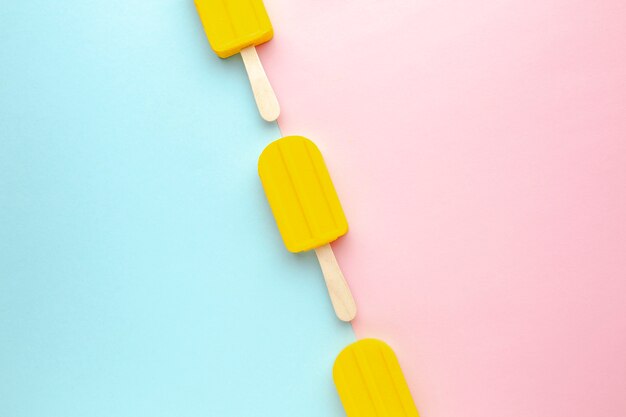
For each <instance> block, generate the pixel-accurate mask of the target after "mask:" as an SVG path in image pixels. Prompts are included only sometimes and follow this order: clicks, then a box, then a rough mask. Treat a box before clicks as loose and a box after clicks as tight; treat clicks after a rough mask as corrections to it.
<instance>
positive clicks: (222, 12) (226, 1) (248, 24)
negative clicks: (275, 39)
mask: <svg viewBox="0 0 626 417" xmlns="http://www.w3.org/2000/svg"><path fill="white" fill-rule="evenodd" d="M195 3H196V8H197V9H198V14H199V15H200V19H201V20H202V25H203V26H204V30H205V32H206V36H207V38H209V43H210V44H211V48H213V50H214V51H215V53H216V54H217V56H219V57H220V58H228V57H229V56H231V55H234V54H236V53H238V52H239V51H241V50H242V49H243V48H245V47H247V46H254V45H260V44H262V43H265V42H267V41H269V40H270V39H272V36H273V35H274V31H273V29H272V23H271V22H270V18H269V17H268V15H267V12H266V11H265V6H264V5H263V2H262V1H261V0H195Z"/></svg>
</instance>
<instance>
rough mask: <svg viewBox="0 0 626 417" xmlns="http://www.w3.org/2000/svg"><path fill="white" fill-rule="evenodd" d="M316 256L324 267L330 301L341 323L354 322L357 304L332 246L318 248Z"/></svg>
mask: <svg viewBox="0 0 626 417" xmlns="http://www.w3.org/2000/svg"><path fill="white" fill-rule="evenodd" d="M315 254H316V255H317V260H318V261H319V262H320V266H321V267H322V273H323V274H324V280H325V281H326V287H327V288H328V295H330V301H331V302H332V303H333V308H334V309H335V314H337V317H339V320H341V321H352V319H354V317H355V316H356V303H355V302H354V298H353V297H352V293H351V292H350V287H348V283H347V282H346V279H345V278H344V277H343V273H342V272H341V269H340V268H339V264H338V263H337V259H335V254H334V253H333V250H332V248H331V247H330V244H326V245H324V246H320V247H319V248H316V249H315Z"/></svg>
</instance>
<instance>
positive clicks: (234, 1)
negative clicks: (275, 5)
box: [194, 0, 280, 122]
mask: <svg viewBox="0 0 626 417" xmlns="http://www.w3.org/2000/svg"><path fill="white" fill-rule="evenodd" d="M194 1H195V3H196V9H197V10H198V14H199V15H200V19H201V20H202V25H203V26H204V31H205V32H206V36H207V38H208V39H209V43H210V44H211V48H213V51H215V53H216V54H217V56H219V57H220V58H228V57H229V56H232V55H234V54H236V53H241V57H242V58H243V63H244V65H245V66H246V71H247V72H248V78H249V79H250V85H251V86H252V92H253V93H254V99H255V100H256V104H257V107H258V108H259V113H261V117H263V119H265V120H267V121H268V122H273V121H274V120H276V119H277V118H278V115H279V114H280V106H279V105H278V100H277V99H276V95H275V94H274V90H273V89H272V86H271V84H270V82H269V80H268V79H267V75H266V74H265V70H263V65H262V64H261V60H260V59H259V56H258V55H257V52H256V48H255V46H256V45H260V44H262V43H265V42H267V41H269V40H270V39H272V36H273V35H274V30H273V29H272V23H271V22H270V19H269V17H268V16H267V12H266V11H265V6H264V5H263V1H262V0H194Z"/></svg>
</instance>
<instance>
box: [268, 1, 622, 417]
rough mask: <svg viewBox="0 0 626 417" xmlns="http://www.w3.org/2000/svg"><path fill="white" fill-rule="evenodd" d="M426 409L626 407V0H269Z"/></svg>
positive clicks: (385, 319) (297, 105)
mask: <svg viewBox="0 0 626 417" xmlns="http://www.w3.org/2000/svg"><path fill="white" fill-rule="evenodd" d="M266 6H267V8H268V11H269V13H270V16H271V17H272V21H273V23H274V27H275V31H276V37H275V39H274V40H273V41H272V42H270V43H269V44H267V45H265V46H263V47H261V48H260V53H261V55H262V58H263V61H264V63H265V65H266V69H267V71H268V74H269V76H270V78H271V80H272V83H273V85H274V87H275V89H276V91H277V94H278V96H279V100H280V102H281V106H282V109H283V114H282V116H281V118H280V120H279V124H280V127H281V129H282V132H283V134H285V135H288V134H301V135H304V136H308V137H310V138H311V139H313V140H314V141H315V142H316V143H317V144H318V145H319V146H320V148H321V149H322V152H323V153H324V155H325V158H326V160H327V163H328V165H329V168H330V170H331V173H332V175H333V179H334V181H335V185H336V187H337V189H338V192H339V194H340V196H341V198H342V202H343V205H344V208H345V210H346V213H347V216H348V220H349V222H350V226H351V231H350V233H349V234H348V235H347V236H346V237H344V238H342V239H341V240H340V241H338V242H337V243H336V244H335V245H334V247H335V249H336V252H337V256H338V258H339V260H340V262H341V264H342V265H343V267H344V271H345V274H346V276H347V278H348V280H349V282H350V285H351V287H352V288H353V290H354V294H355V297H356V298H357V303H358V305H359V316H358V318H357V320H356V321H355V322H354V329H355V331H356V333H357V336H358V337H360V338H362V337H368V336H371V337H378V338H381V339H384V340H386V341H387V342H389V343H390V344H391V345H392V346H393V347H394V348H395V350H396V352H397V353H398V356H399V359H400V362H401V363H402V364H403V367H404V369H405V372H406V375H407V379H408V381H409V384H410V386H411V390H412V392H413V395H414V397H415V400H416V402H417V405H418V408H419V410H420V412H421V414H422V416H423V417H433V416H449V417H458V416H464V417H474V416H475V417H478V416H481V417H484V416H494V417H495V416H498V417H500V416H507V417H516V416H519V417H522V416H524V417H528V416H542V417H543V416H563V417H565V416H568V417H570V416H586V415H595V416H604V417H608V416H615V417H618V416H620V417H621V416H623V415H624V413H625V412H626V411H625V410H626V302H625V301H626V296H625V294H626V214H625V213H626V81H625V80H626V3H624V2H623V1H614V0H605V1H597V2H594V1H586V2H581V1H573V2H572V1H565V0H548V1H543V2H539V1H537V2H528V1H521V0H506V1H484V0H482V1H480V0H479V1H473V2H467V1H450V0H444V1H432V0H426V1H419V2H418V1H411V0H399V1H394V2H390V1H381V0H378V1H372V0H367V1H363V0H361V1H358V2H357V1H335V2H332V3H331V2H320V1H311V0H308V1H292V0H266Z"/></svg>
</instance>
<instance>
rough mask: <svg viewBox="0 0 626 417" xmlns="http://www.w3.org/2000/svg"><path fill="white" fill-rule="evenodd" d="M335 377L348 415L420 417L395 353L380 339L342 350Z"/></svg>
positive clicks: (336, 361) (361, 342)
mask: <svg viewBox="0 0 626 417" xmlns="http://www.w3.org/2000/svg"><path fill="white" fill-rule="evenodd" d="M333 379H334V380H335V386H336V387H337V391H338V393H339V397H340V398H341V402H342V403H343V407H344V409H345V410H346V415H347V416H348V417H419V415H418V412H417V408H415V403H414V402H413V398H412V397H411V392H410V391H409V387H408V385H407V383H406V380H405V379H404V375H403V373H402V369H401V368H400V364H399V363H398V359H397V358H396V355H395V353H394V352H393V350H392V349H391V348H390V347H389V346H388V345H387V344H386V343H384V342H381V341H380V340H376V339H364V340H360V341H358V342H356V343H353V344H351V345H349V346H348V347H346V348H345V349H344V350H343V351H341V353H340V354H339V356H338V357H337V359H336V360H335V365H334V367H333Z"/></svg>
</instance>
